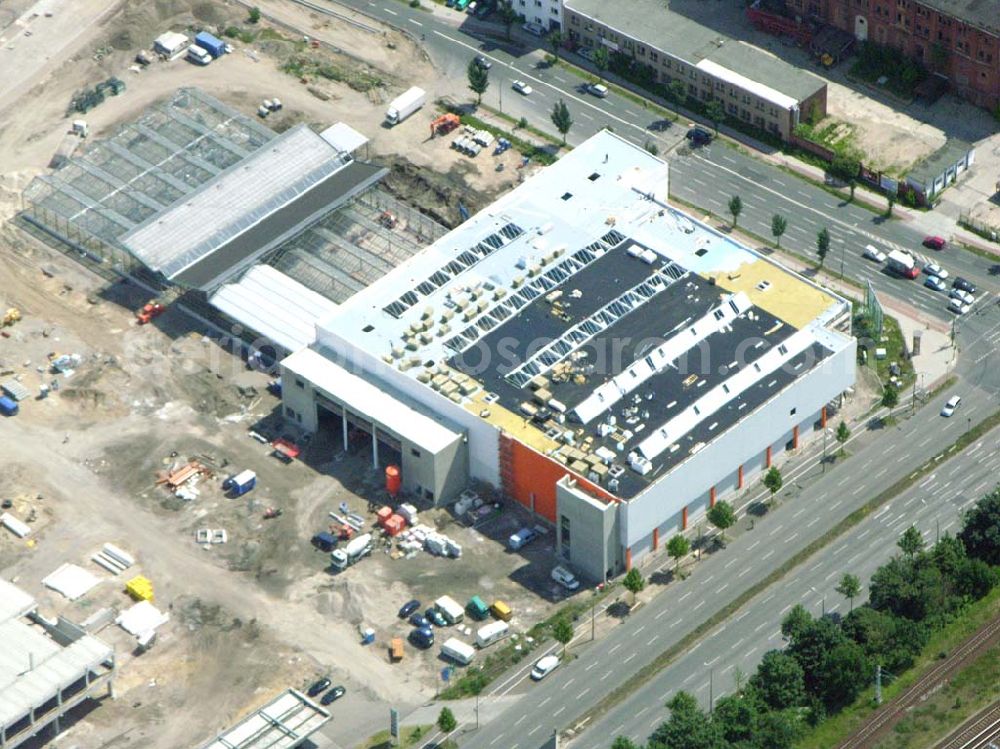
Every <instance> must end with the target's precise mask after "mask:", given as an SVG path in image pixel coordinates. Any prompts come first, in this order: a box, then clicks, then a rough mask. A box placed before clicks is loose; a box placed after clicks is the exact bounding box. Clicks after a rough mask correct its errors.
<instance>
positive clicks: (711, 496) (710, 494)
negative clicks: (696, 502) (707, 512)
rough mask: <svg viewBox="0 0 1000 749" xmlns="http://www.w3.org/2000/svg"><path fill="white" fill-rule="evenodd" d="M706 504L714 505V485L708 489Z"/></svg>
mask: <svg viewBox="0 0 1000 749" xmlns="http://www.w3.org/2000/svg"><path fill="white" fill-rule="evenodd" d="M708 506H709V507H715V487H714V486H713V487H712V488H711V489H709V490H708Z"/></svg>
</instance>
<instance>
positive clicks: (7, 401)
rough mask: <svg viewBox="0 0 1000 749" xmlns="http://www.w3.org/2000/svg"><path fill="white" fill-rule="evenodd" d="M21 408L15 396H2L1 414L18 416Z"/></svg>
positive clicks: (0, 402)
mask: <svg viewBox="0 0 1000 749" xmlns="http://www.w3.org/2000/svg"><path fill="white" fill-rule="evenodd" d="M19 408H20V407H19V406H18V405H17V401H15V400H14V399H13V398H9V397H8V396H6V395H4V396H0V414H3V415H4V416H16V415H17V412H18V410H19Z"/></svg>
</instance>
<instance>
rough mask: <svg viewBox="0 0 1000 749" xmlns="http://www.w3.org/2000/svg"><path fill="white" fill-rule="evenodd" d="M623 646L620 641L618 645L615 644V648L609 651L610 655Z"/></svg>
mask: <svg viewBox="0 0 1000 749" xmlns="http://www.w3.org/2000/svg"><path fill="white" fill-rule="evenodd" d="M621 646H622V644H621V643H620V642H619V643H618V644H617V645H615V646H614V647H613V648H611V650H609V651H608V655H611V654H612V653H614V652H615V651H616V650H618V648H620V647H621Z"/></svg>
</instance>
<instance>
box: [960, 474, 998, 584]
mask: <svg viewBox="0 0 1000 749" xmlns="http://www.w3.org/2000/svg"><path fill="white" fill-rule="evenodd" d="M958 538H959V540H960V541H961V542H962V544H963V545H964V546H965V550H966V552H967V553H968V555H969V556H970V557H972V558H974V559H981V560H983V561H984V562H986V563H987V564H992V565H994V566H1000V491H995V492H993V493H991V494H987V495H986V496H985V497H983V498H982V499H980V500H979V501H978V502H976V504H975V505H973V507H972V509H971V510H969V511H968V512H967V513H966V514H965V518H964V519H963V521H962V530H961V531H959V534H958Z"/></svg>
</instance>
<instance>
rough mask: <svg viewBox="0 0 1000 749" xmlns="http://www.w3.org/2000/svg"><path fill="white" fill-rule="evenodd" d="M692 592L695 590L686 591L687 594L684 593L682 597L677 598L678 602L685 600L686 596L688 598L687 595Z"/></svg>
mask: <svg viewBox="0 0 1000 749" xmlns="http://www.w3.org/2000/svg"><path fill="white" fill-rule="evenodd" d="M692 592H693V591H690V590H689V591H688V592H687V593H685V594H684V595H682V596H681V597H680V598H678V599H677V601H678V603H680V602H681V601H683V600H684V599H685V598H687V597H688V596H689V595H691V593H692Z"/></svg>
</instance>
